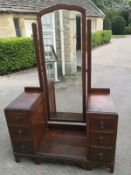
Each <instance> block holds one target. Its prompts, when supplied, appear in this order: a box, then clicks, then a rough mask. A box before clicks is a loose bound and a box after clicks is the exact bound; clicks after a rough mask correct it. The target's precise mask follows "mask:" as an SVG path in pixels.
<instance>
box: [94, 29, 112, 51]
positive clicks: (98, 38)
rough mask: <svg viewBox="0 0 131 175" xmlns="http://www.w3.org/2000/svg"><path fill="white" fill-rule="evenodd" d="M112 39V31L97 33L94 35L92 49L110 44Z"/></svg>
mask: <svg viewBox="0 0 131 175" xmlns="http://www.w3.org/2000/svg"><path fill="white" fill-rule="evenodd" d="M111 37H112V32H111V31H110V30H103V31H97V32H94V33H92V47H93V48H94V47H97V46H100V45H103V44H106V43H109V42H110V40H111Z"/></svg>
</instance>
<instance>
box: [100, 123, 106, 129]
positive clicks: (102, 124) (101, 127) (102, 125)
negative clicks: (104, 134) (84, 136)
mask: <svg viewBox="0 0 131 175" xmlns="http://www.w3.org/2000/svg"><path fill="white" fill-rule="evenodd" d="M104 125H105V123H104V121H100V122H99V129H104Z"/></svg>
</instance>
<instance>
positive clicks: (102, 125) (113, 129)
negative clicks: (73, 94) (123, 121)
mask: <svg viewBox="0 0 131 175" xmlns="http://www.w3.org/2000/svg"><path fill="white" fill-rule="evenodd" d="M117 121H118V116H117V114H102V113H101V114H97V113H96V114H89V123H90V129H89V135H90V146H89V147H90V149H89V150H90V160H91V162H92V163H95V164H101V165H103V164H104V165H107V167H108V168H110V171H111V172H113V168H114V157H115V145H116V135H117Z"/></svg>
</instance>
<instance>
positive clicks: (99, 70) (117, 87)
mask: <svg viewBox="0 0 131 175" xmlns="http://www.w3.org/2000/svg"><path fill="white" fill-rule="evenodd" d="M37 76H38V75H37V72H36V69H32V70H28V71H22V72H19V73H15V74H11V75H10V76H3V77H0V131H1V132H0V175H43V174H44V175H107V174H109V173H108V172H107V171H106V170H104V169H101V168H95V169H93V170H92V171H86V170H83V169H81V168H79V167H76V166H68V165H61V164H56V165H54V164H49V163H42V164H40V165H35V164H34V162H33V161H31V160H28V159H23V160H22V161H21V163H15V161H14V157H13V154H12V148H11V144H10V139H9V135H8V130H7V125H6V122H5V118H4V113H3V109H4V107H6V106H7V105H8V104H9V103H10V102H11V101H12V100H13V99H14V98H15V97H16V96H17V95H18V94H19V93H20V92H22V91H23V88H24V87H25V86H32V85H35V86H37V85H38V79H37ZM93 86H95V87H110V88H111V95H112V97H113V100H114V102H115V105H116V110H117V111H118V113H119V127H118V139H117V149H116V166H115V172H114V175H130V174H131V140H130V138H131V126H130V123H131V116H130V115H131V106H130V101H131V36H128V37H125V38H119V39H112V41H111V43H110V44H107V45H105V46H102V47H99V48H97V49H94V50H93Z"/></svg>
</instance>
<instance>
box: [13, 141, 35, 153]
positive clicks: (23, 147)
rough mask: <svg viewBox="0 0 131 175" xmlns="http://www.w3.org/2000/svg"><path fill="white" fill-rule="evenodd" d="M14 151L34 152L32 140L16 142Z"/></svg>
mask: <svg viewBox="0 0 131 175" xmlns="http://www.w3.org/2000/svg"><path fill="white" fill-rule="evenodd" d="M14 152H17V153H33V144H32V142H14Z"/></svg>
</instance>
